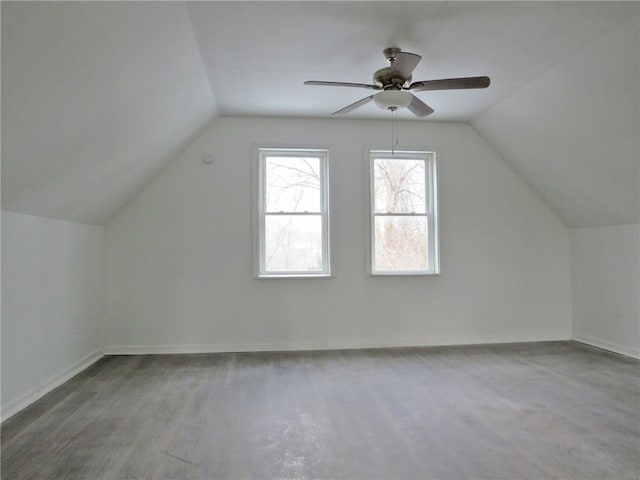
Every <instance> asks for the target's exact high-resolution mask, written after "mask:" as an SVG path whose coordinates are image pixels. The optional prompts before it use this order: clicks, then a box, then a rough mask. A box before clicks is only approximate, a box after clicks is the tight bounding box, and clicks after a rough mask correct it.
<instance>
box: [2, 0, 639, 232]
mask: <svg viewBox="0 0 640 480" xmlns="http://www.w3.org/2000/svg"><path fill="white" fill-rule="evenodd" d="M634 22H635V25H637V22H638V4H637V3H636V2H395V1H388V2H192V3H191V2H189V3H183V2H158V3H155V2H42V3H33V2H15V3H13V2H3V4H2V139H3V144H2V161H3V165H2V166H3V170H2V208H3V209H7V210H13V211H17V212H21V213H30V214H35V215H42V216H48V217H54V218H63V219H68V220H73V221H80V222H88V223H104V222H106V221H108V219H109V218H111V216H113V215H114V214H115V213H116V212H117V211H118V210H119V209H120V208H121V207H122V206H123V205H124V204H126V202H127V201H128V200H129V199H130V198H131V196H133V195H135V193H136V192H137V191H139V190H140V189H141V188H143V187H144V185H145V184H146V183H147V182H148V181H149V180H150V179H151V178H152V177H153V176H154V175H155V174H156V173H157V172H158V171H159V170H160V169H161V168H162V167H163V166H164V165H165V164H166V163H167V162H169V161H170V160H171V159H172V158H174V157H175V156H176V154H177V153H178V152H179V151H180V150H181V149H182V148H183V147H184V146H185V145H186V144H188V142H189V141H190V140H191V139H192V138H193V137H194V136H195V135H196V134H197V132H198V131H199V130H200V129H201V128H202V127H204V126H205V125H206V124H207V123H208V122H209V121H210V120H211V119H212V118H215V116H216V115H218V114H219V115H269V116H288V117H292V116H298V117H326V116H328V115H329V114H330V112H332V111H335V110H337V109H339V108H341V107H342V106H345V105H347V104H349V103H352V102H354V101H355V100H357V99H359V98H362V97H364V96H367V95H368V93H367V91H366V90H359V89H350V88H344V89H341V88H323V87H310V86H303V85H302V82H303V81H304V80H309V79H314V80H335V81H340V80H341V81H353V82H369V81H370V80H371V76H372V74H373V72H374V71H375V70H376V69H378V68H381V67H383V66H385V63H386V61H385V59H384V57H383V55H382V53H381V52H382V50H383V49H384V48H385V47H388V46H392V45H393V46H399V47H401V48H402V49H404V50H406V51H411V52H416V53H419V54H420V55H422V57H423V60H422V62H421V63H420V64H419V65H418V67H417V68H416V70H415V72H414V79H415V80H422V79H433V78H447V77H453V76H470V75H489V76H490V77H491V79H492V84H491V86H490V87H489V88H488V89H485V90H475V91H453V92H424V93H421V94H419V96H420V97H421V98H422V99H423V100H424V101H426V102H427V103H428V104H430V105H431V106H432V107H433V108H434V109H435V110H436V113H435V114H434V115H432V116H431V117H428V118H427V119H426V120H425V119H423V120H416V121H433V120H440V121H471V122H472V125H473V126H474V127H475V128H476V129H477V130H478V131H479V132H481V133H482V134H483V135H485V137H486V138H487V139H488V140H489V141H490V143H492V145H493V146H494V148H496V149H497V150H498V151H499V152H500V153H501V154H502V155H503V157H504V158H505V160H506V161H507V162H510V163H511V164H512V165H513V167H514V169H516V170H517V171H518V172H519V173H520V175H521V176H522V177H523V178H524V179H525V181H527V182H528V183H530V184H531V185H532V187H533V188H534V189H536V190H537V191H538V192H539V193H540V195H541V196H542V197H543V198H545V199H546V201H547V202H548V203H549V204H550V205H551V206H552V208H554V210H555V211H556V212H557V213H558V214H559V215H560V216H561V218H563V219H564V221H565V222H566V223H567V224H569V225H591V224H594V225H595V224H612V223H619V222H627V221H628V220H629V218H631V217H632V216H633V215H634V212H633V211H632V209H631V208H629V207H628V206H627V205H630V204H631V203H633V202H632V200H633V199H632V197H633V195H634V194H635V195H636V196H637V190H638V185H637V180H638V176H637V175H636V176H635V179H636V184H635V185H632V182H631V181H629V180H628V179H629V178H632V177H633V171H634V168H636V169H637V150H636V157H635V160H636V163H633V159H631V156H632V153H633V147H632V146H633V145H634V142H635V145H637V143H638V133H637V122H638V119H637V109H636V116H634V114H633V113H632V112H631V110H632V109H633V107H634V105H635V106H636V107H637V97H638V88H639V87H638V85H637V83H638V82H637V73H635V75H636V85H635V87H634V85H632V83H633V77H630V78H629V79H628V80H626V81H624V82H622V81H619V82H618V83H616V84H615V88H606V85H605V88H601V87H602V86H603V84H606V82H607V78H608V77H607V75H606V72H617V73H615V75H617V77H616V78H618V79H622V78H625V79H626V78H627V76H626V75H627V74H630V75H633V74H634V73H633V72H637V58H638V42H637V39H635V40H636V41H635V43H634V38H633V32H631V33H629V32H627V33H626V34H625V33H624V31H626V30H625V29H629V30H633V27H630V26H629V25H634ZM625 25H626V26H625ZM620 32H622V33H620ZM636 32H637V30H636ZM636 35H637V33H636ZM617 36H621V37H620V38H617ZM607 38H610V39H611V40H610V41H611V42H613V43H616V42H621V43H622V44H624V46H623V48H620V49H615V47H606V46H603V47H598V46H597V45H599V44H600V43H603V44H606V43H607V40H606V39H607ZM612 49H615V51H614V52H612ZM634 55H635V57H634ZM632 57H633V58H632ZM587 64H590V66H591V68H592V70H589V69H585V66H586V65H587ZM634 65H635V67H634ZM634 68H635V70H634ZM585 70H588V71H587V72H585ZM554 72H555V73H554ZM594 72H596V73H594ZM585 73H586V74H587V75H586V76H587V77H588V78H587V79H585V78H584V77H583V76H584V75H585ZM577 77H580V78H577ZM563 82H564V83H563ZM622 90H624V91H631V94H630V96H629V95H627V96H625V97H624V98H625V99H627V100H628V103H625V102H624V101H622V95H623V94H622V93H621V92H622ZM214 95H215V96H214ZM634 95H635V97H634ZM634 99H635V100H636V103H635V104H634V103H633V101H634ZM519 104H520V105H521V107H518V105H519ZM592 104H595V105H597V107H595V106H594V107H593V108H591V107H585V105H592ZM621 104H624V105H622V109H620V108H618V107H620V105H621ZM609 105H614V108H612V109H610V108H608V107H607V106H609ZM622 112H626V113H622ZM349 116H350V117H352V118H384V119H386V118H388V113H387V112H384V111H381V110H378V109H376V107H375V106H374V105H372V104H370V105H368V106H366V107H364V108H362V109H359V110H356V111H355V112H352V113H351V114H349ZM532 117H533V118H534V119H537V120H538V121H537V122H536V121H534V120H533V119H532ZM401 118H407V119H412V120H414V119H413V118H412V117H411V116H410V115H408V114H407V113H405V112H402V113H401ZM586 118H591V120H586ZM576 120H577V121H576ZM566 122H571V126H569V127H567V125H566ZM634 122H635V124H634ZM542 124H546V125H548V127H545V126H542ZM613 124H619V125H620V128H615V129H613V128H612V127H611V126H612V125H613ZM518 125H522V126H523V127H527V128H518ZM601 126H604V127H607V128H604V129H600V128H599V127H601ZM634 127H635V128H636V132H634V131H633V129H634ZM559 128H565V130H566V134H564V135H561V134H560V132H561V130H559ZM594 132H597V135H594ZM552 133H553V134H555V136H554V137H553V140H554V141H555V143H554V141H551V137H550V135H551V134H552ZM578 140H579V142H578ZM578 143H579V144H580V147H577V146H576V145H578ZM606 143H615V145H616V147H615V148H613V149H607V150H606V152H607V154H610V155H615V156H616V158H618V157H620V158H623V160H620V162H619V163H620V165H618V166H614V167H611V164H610V163H607V164H605V163H604V162H595V161H594V159H595V158H596V156H597V155H600V156H601V155H602V154H603V145H604V144H606ZM621 145H622V146H621ZM546 147H549V148H546ZM554 149H555V151H556V154H554V155H553V158H556V160H554V161H552V160H549V159H547V158H546V157H545V158H544V159H541V158H540V157H541V155H539V154H537V153H536V152H540V151H546V152H547V153H549V152H550V151H552V150H554ZM585 152H587V153H588V154H587V155H585ZM552 153H553V152H552ZM558 157H562V158H563V159H564V160H563V161H564V162H565V163H564V164H563V163H558V160H557V158H558ZM549 158H551V156H550V157H549ZM530 162H533V163H536V165H534V166H532V165H530ZM558 165H564V167H561V168H560V167H558ZM608 169H612V170H614V171H615V173H611V172H607V170H608ZM586 171H588V172H589V173H588V175H587V174H586V173H584V172H586ZM545 172H546V173H545ZM576 172H578V175H577V176H579V177H580V179H576V178H574V177H576ZM608 174H611V176H610V177H609V176H607V175H608ZM621 178H624V181H623V184H621V183H620V179H621ZM596 179H597V180H602V181H597V182H596V181H594V180H596ZM589 187H590V188H589ZM563 188H564V190H563ZM594 190H597V193H594ZM619 191H625V192H627V193H626V194H624V195H623V194H620V192H619ZM554 192H555V193H554ZM558 192H560V193H558ZM603 198H604V199H606V201H605V200H602V199H603ZM621 205H624V206H622V207H621ZM598 208H599V209H598ZM637 208H638V202H636V212H635V214H636V218H637ZM636 221H637V219H636Z"/></svg>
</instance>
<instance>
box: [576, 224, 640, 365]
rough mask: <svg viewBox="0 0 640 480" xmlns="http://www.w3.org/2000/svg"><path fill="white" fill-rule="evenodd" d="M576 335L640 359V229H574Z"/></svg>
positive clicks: (624, 227)
mask: <svg viewBox="0 0 640 480" xmlns="http://www.w3.org/2000/svg"><path fill="white" fill-rule="evenodd" d="M571 243H572V255H573V258H572V262H573V332H574V337H575V338H576V339H577V340H581V341H585V342H587V343H591V344H594V345H597V346H600V347H603V348H607V349H609V350H613V351H617V352H619V353H623V354H625V355H631V356H635V357H640V306H639V303H640V300H639V296H640V283H639V280H638V277H639V273H638V272H639V271H640V225H618V226H611V227H599V228H579V229H573V230H572V231H571Z"/></svg>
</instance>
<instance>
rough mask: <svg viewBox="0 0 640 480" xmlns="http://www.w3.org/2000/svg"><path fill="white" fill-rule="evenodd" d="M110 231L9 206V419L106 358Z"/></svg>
mask: <svg viewBox="0 0 640 480" xmlns="http://www.w3.org/2000/svg"><path fill="white" fill-rule="evenodd" d="M103 230H104V229H103V227H96V226H89V225H82V224H77V223H70V222H66V221H60V220H51V219H46V218H41V217H34V216H30V215H20V214H16V213H10V212H2V418H3V419H5V418H7V417H8V416H10V415H12V414H13V413H15V412H16V411H18V410H20V409H21V408H24V407H25V406H26V405H27V404H29V403H30V402H31V401H33V400H35V399H37V398H38V397H39V396H41V395H42V394H43V393H45V392H46V391H48V390H50V389H51V388H53V387H54V386H57V385H58V384H59V383H61V382H62V381H64V380H66V379H67V378H69V376H70V375H72V374H74V373H75V372H77V371H79V370H80V369H82V368H85V367H86V366H87V365H88V364H89V363H90V362H91V361H92V360H95V359H96V358H98V357H99V355H100V353H99V349H100V347H101V345H102V341H103V338H102V335H101V334H100V332H101V324H100V323H101V313H102V308H103V298H104V279H103V262H104V245H103V243H104V242H103V240H104V231H103ZM96 352H98V354H97V355H96Z"/></svg>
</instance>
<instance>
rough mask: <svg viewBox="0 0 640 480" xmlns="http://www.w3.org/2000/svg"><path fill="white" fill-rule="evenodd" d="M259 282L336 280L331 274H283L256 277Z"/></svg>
mask: <svg viewBox="0 0 640 480" xmlns="http://www.w3.org/2000/svg"><path fill="white" fill-rule="evenodd" d="M256 278H257V279H258V280H271V279H274V280H282V279H287V278H294V279H295V278H334V277H333V275H331V274H330V273H318V274H310V275H304V274H298V273H295V274H291V275H287V274H283V275H258V276H257V277H256Z"/></svg>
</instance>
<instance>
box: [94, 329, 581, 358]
mask: <svg viewBox="0 0 640 480" xmlns="http://www.w3.org/2000/svg"><path fill="white" fill-rule="evenodd" d="M566 340H571V337H570V336H569V335H564V334H561V335H540V336H538V335H524V336H522V335H518V336H489V337H473V338H460V337H456V338H445V337H440V338H430V339H427V340H424V341H420V340H416V339H415V338H413V339H396V340H390V341H385V342H379V341H354V340H331V341H309V342H291V343H238V344H191V345H119V346H109V347H105V348H104V354H105V355H145V354H172V353H229V352H288V351H304V350H353V349H365V348H395V347H436V346H447V345H476V344H478V345H479V344H491V343H520V342H545V341H566Z"/></svg>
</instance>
